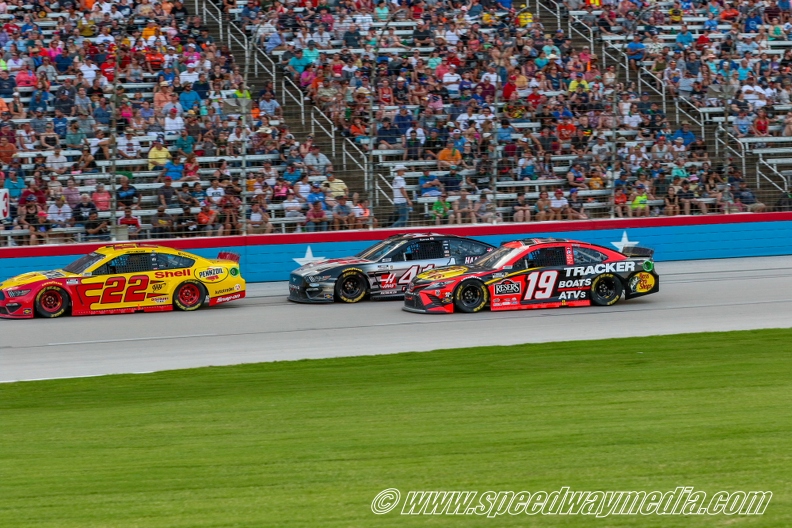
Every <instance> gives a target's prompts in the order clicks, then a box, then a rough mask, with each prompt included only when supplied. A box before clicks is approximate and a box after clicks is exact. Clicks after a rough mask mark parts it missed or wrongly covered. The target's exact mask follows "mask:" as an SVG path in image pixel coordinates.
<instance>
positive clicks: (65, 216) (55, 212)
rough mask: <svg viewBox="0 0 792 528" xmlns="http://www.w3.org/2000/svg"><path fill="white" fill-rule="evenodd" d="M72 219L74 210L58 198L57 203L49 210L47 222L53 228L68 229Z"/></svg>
mask: <svg viewBox="0 0 792 528" xmlns="http://www.w3.org/2000/svg"><path fill="white" fill-rule="evenodd" d="M71 218H72V209H71V207H69V205H68V204H67V203H66V202H65V201H64V199H63V198H58V199H57V200H55V203H54V204H52V205H50V206H49V209H48V210H47V220H48V221H49V223H50V225H51V226H52V227H68V226H69V222H70V221H71Z"/></svg>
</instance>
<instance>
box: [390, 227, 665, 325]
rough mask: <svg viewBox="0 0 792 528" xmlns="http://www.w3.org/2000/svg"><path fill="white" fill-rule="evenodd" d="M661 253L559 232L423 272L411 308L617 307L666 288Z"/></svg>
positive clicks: (410, 296) (407, 300)
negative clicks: (657, 259)
mask: <svg viewBox="0 0 792 528" xmlns="http://www.w3.org/2000/svg"><path fill="white" fill-rule="evenodd" d="M653 254H654V252H653V251H652V250H651V249H647V248H639V247H629V248H625V249H624V252H619V251H614V250H612V249H609V248H606V247H602V246H597V245H594V244H588V243H586V242H577V241H574V240H561V239H552V238H545V239H535V238H534V239H528V240H519V241H514V242H507V243H505V244H503V245H502V246H501V247H499V248H498V249H496V250H494V251H492V252H490V253H487V254H486V255H485V256H483V257H481V258H480V259H478V260H476V261H475V262H474V263H473V264H471V265H470V266H449V267H444V268H437V269H434V270H431V271H426V272H424V273H421V274H419V275H418V276H416V277H415V278H414V279H413V280H412V282H411V283H410V284H409V285H408V286H407V291H406V292H405V297H404V310H406V311H408V312H418V313H453V312H454V311H455V310H459V311H460V312H467V313H474V312H479V311H481V310H483V309H484V308H490V309H491V310H492V311H500V310H526V309H532V308H560V307H563V306H590V305H592V304H594V305H598V306H610V305H612V304H615V303H616V302H617V301H618V300H619V299H620V298H621V296H622V293H624V297H625V299H634V298H636V297H641V296H643V295H649V294H650V293H655V292H657V291H659V289H660V279H659V277H658V276H657V273H656V271H655V269H654V261H653V260H652V256H653Z"/></svg>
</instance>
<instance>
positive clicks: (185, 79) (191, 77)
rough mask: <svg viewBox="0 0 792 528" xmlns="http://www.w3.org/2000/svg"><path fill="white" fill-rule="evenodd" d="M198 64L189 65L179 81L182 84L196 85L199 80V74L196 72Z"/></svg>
mask: <svg viewBox="0 0 792 528" xmlns="http://www.w3.org/2000/svg"><path fill="white" fill-rule="evenodd" d="M195 67H196V64H195V63H194V62H188V63H187V69H186V70H185V71H183V72H181V73H180V74H179V80H180V81H181V83H182V84H184V83H194V82H196V81H197V80H198V72H197V71H196V70H195Z"/></svg>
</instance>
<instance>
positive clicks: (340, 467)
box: [0, 321, 792, 528]
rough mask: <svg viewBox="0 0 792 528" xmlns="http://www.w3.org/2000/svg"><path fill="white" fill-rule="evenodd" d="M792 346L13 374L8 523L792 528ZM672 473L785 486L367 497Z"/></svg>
mask: <svg viewBox="0 0 792 528" xmlns="http://www.w3.org/2000/svg"><path fill="white" fill-rule="evenodd" d="M647 324H648V326H649V327H650V326H651V322H650V321H647ZM526 331H529V329H526ZM790 343H792V331H790V330H774V331H756V332H735V333H726V334H697V335H684V336H669V337H654V338H646V339H629V340H609V341H596V342H595V341H592V342H575V343H553V344H542V345H524V346H515V347H492V348H479V349H467V350H449V351H440V352H433V353H424V354H401V355H392V356H378V357H362V358H351V359H334V360H318V361H317V360H314V361H299V362H288V363H270V364H258V365H246V366H239V367H223V368H204V369H195V370H184V371H174V372H165V373H158V374H148V375H135V376H108V377H102V378H89V379H75V380H57V381H43V382H30V383H17V384H10V385H0V526H3V527H7V528H11V527H16V526H52V527H75V528H76V527H79V528H87V527H94V526H95V527H109V526H112V527H132V526H140V527H158V526H179V527H198V526H212V527H216V526H250V527H269V526H314V527H316V526H339V527H341V526H343V527H347V526H361V527H362V526H427V525H429V526H452V525H475V526H479V525H480V526H485V525H486V526H504V525H513V526H528V525H531V526H581V525H583V526H589V525H591V526H677V525H678V526H726V525H737V526H784V527H788V526H792V508H790V500H791V499H792V497H791V496H790V485H789V483H790V475H792V462H791V461H790V446H792V419H791V418H792V405H790V403H791V402H790V400H791V399H792V356H791V355H790V349H791V348H792V345H790ZM111 353H112V351H108V354H111ZM680 485H688V486H695V487H696V488H697V489H699V490H704V491H708V492H710V493H714V492H716V491H719V490H729V491H733V490H757V489H759V490H771V491H773V492H774V497H773V500H772V502H771V504H770V506H769V508H768V509H767V512H766V514H765V515H764V516H763V517H760V518H756V517H754V518H751V517H725V516H720V517H707V518H690V517H688V518H679V517H638V518H636V517H630V518H616V517H611V518H608V519H606V520H603V519H600V520H596V519H592V518H582V517H552V518H551V517H525V516H520V517H517V518H512V517H508V516H505V517H500V518H498V519H496V520H495V519H486V518H472V517H464V518H459V517H456V518H450V517H432V518H430V517H426V516H421V517H404V516H400V515H398V514H397V511H398V508H397V510H396V511H394V512H391V513H390V514H387V515H384V516H382V517H377V516H375V515H373V514H372V513H371V510H370V503H371V500H372V499H373V497H374V496H375V495H376V494H377V493H378V492H379V491H380V490H382V489H384V488H389V487H395V488H398V489H400V490H401V491H402V494H403V495H404V494H406V491H407V490H411V489H412V490H426V489H441V490H443V489H445V490H449V489H451V490H479V491H481V492H483V491H486V490H509V489H513V490H529V491H534V490H548V491H550V490H553V489H558V488H560V487H562V486H570V487H572V488H573V489H578V490H629V489H637V490H647V491H649V490H662V491H666V490H672V489H674V488H675V487H676V486H680Z"/></svg>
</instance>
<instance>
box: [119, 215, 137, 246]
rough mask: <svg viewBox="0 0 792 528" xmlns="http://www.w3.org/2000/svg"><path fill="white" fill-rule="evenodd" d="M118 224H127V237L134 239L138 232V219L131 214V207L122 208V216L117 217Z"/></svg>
mask: <svg viewBox="0 0 792 528" xmlns="http://www.w3.org/2000/svg"><path fill="white" fill-rule="evenodd" d="M118 225H120V226H127V229H128V230H129V238H130V239H133V240H134V239H136V238H137V237H138V233H139V232H140V219H139V218H138V217H137V216H132V208H131V207H127V208H125V209H124V216H122V217H121V218H119V219H118Z"/></svg>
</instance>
